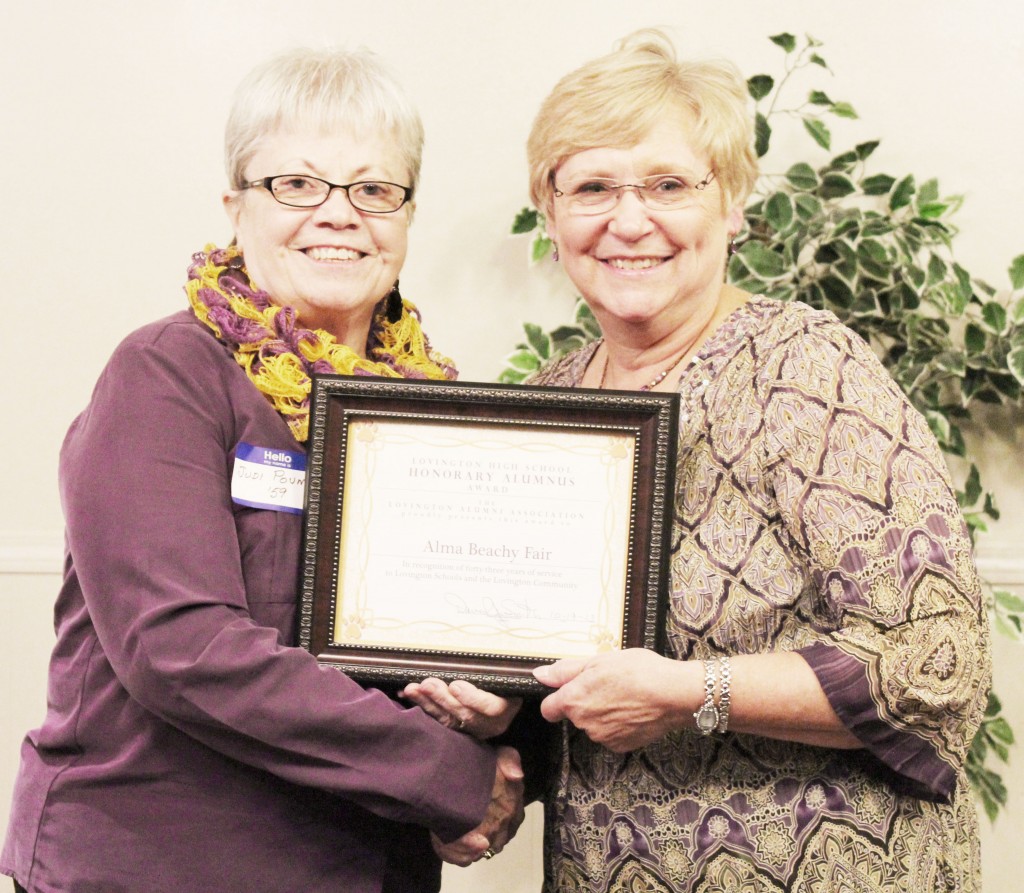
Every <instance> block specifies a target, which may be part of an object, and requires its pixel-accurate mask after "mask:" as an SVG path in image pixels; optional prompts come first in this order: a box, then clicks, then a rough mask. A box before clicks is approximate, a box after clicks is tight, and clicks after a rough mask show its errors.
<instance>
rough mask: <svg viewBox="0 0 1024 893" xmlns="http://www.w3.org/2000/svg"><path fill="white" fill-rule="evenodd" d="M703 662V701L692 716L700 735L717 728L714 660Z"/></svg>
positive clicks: (709, 732)
mask: <svg viewBox="0 0 1024 893" xmlns="http://www.w3.org/2000/svg"><path fill="white" fill-rule="evenodd" d="M701 663H702V664H704V703H703V704H701V705H700V707H699V708H698V709H697V712H696V713H694V714H693V718H694V719H695V720H696V721H697V730H698V731H699V732H700V733H701V734H702V735H710V734H711V733H712V732H713V731H715V729H716V728H718V723H719V716H718V708H717V707H716V706H715V662H714V661H711V660H704V661H701Z"/></svg>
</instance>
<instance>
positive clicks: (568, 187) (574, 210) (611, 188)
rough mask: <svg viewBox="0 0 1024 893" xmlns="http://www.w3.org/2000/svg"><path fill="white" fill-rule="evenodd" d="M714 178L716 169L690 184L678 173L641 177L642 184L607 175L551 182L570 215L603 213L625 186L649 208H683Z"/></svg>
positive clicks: (609, 208)
mask: <svg viewBox="0 0 1024 893" xmlns="http://www.w3.org/2000/svg"><path fill="white" fill-rule="evenodd" d="M714 179H715V172H714V171H713V170H711V171H708V172H707V175H706V176H705V177H704V179H703V180H701V181H699V182H697V183H690V182H689V181H688V180H687V179H686V178H685V177H682V176H680V175H678V174H654V175H653V176H650V177H642V178H641V179H640V182H639V183H616V182H615V181H614V180H609V179H608V178H606V177H577V178H574V179H571V180H566V182H565V183H564V184H563V188H561V189H559V188H558V186H556V185H555V182H554V177H552V178H551V185H552V186H553V187H554V190H555V196H556V197H557V198H564V199H565V200H566V202H567V204H568V210H569V213H571V214H604V213H605V212H607V211H610V210H611V209H612V208H614V207H615V206H616V205H617V204H618V203H619V198H621V196H622V191H623V190H624V189H635V190H636V194H637V197H638V198H639V199H640V201H642V202H643V203H644V204H645V205H646V206H647V207H648V208H652V209H654V210H656V211H668V210H673V209H675V208H683V207H686V205H688V204H690V203H692V202H693V201H695V200H696V198H697V193H698V192H702V191H703V190H705V189H707V187H708V186H709V185H710V183H711V181H712V180H714Z"/></svg>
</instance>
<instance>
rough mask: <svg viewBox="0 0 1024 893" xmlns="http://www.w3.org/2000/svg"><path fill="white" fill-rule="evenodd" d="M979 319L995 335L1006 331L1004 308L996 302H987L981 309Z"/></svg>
mask: <svg viewBox="0 0 1024 893" xmlns="http://www.w3.org/2000/svg"><path fill="white" fill-rule="evenodd" d="M981 318H982V319H983V320H984V321H985V325H987V326H988V328H989V329H990V330H991V331H993V332H994V333H995V334H997V335H1001V334H1002V333H1003V331H1004V330H1005V329H1006V308H1005V307H1004V306H1003V305H1002V304H1000V303H999V302H998V301H988V302H986V304H985V305H984V306H983V307H982V308H981Z"/></svg>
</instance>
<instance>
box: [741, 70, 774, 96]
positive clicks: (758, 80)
mask: <svg viewBox="0 0 1024 893" xmlns="http://www.w3.org/2000/svg"><path fill="white" fill-rule="evenodd" d="M774 86H775V78H773V77H772V76H771V75H769V74H755V75H754V76H753V77H751V78H747V92H748V93H749V94H750V95H751V97H753V99H754V102H757V101H759V100H761V99H764V98H765V97H766V96H767V95H768V94H769V93H771V92H772V87H774Z"/></svg>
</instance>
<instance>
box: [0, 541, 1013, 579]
mask: <svg viewBox="0 0 1024 893" xmlns="http://www.w3.org/2000/svg"><path fill="white" fill-rule="evenodd" d="M977 562H978V573H980V574H981V576H982V578H983V579H984V580H985V581H986V582H987V583H989V584H991V585H992V586H997V587H1006V588H1008V589H1014V590H1018V591H1021V592H1024V551H1022V550H1021V549H1019V548H1011V547H1009V546H1002V547H1000V546H991V545H989V544H986V543H983V544H982V547H981V548H980V549H979V550H978V555H977ZM63 564H64V534H63V532H62V531H51V532H36V533H19V532H15V531H11V530H8V531H0V574H60V573H61V572H62V570H63Z"/></svg>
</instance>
